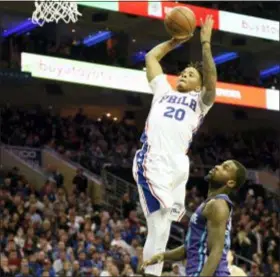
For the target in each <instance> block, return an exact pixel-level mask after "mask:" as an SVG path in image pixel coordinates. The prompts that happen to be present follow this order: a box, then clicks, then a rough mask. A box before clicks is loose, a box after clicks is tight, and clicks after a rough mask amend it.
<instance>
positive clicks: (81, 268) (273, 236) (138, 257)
mask: <svg viewBox="0 0 280 277" xmlns="http://www.w3.org/2000/svg"><path fill="white" fill-rule="evenodd" d="M0 176H1V181H0V250H1V251H0V252H1V254H0V255H1V259H0V276H1V277H35V276H36V277H57V276H59V277H99V276H100V277H102V276H114V277H117V276H123V277H125V276H137V274H140V272H139V266H140V264H141V263H142V252H143V243H144V240H145V235H146V228H145V226H144V225H143V224H142V223H141V222H142V221H141V220H139V218H138V215H137V213H136V203H135V202H132V201H131V200H130V199H129V195H128V194H125V195H124V197H123V199H122V200H120V202H122V213H121V214H118V213H117V212H116V211H112V210H110V209H108V208H106V207H103V206H97V205H94V203H92V202H91V199H89V197H88V196H87V194H86V193H85V192H84V191H83V189H82V190H80V189H79V187H78V186H76V185H74V183H75V182H76V181H75V180H73V186H72V188H73V189H72V190H71V191H70V192H69V193H68V194H66V192H65V191H66V190H65V186H64V185H65V184H61V185H60V186H59V187H58V186H57V185H56V182H53V181H46V183H45V184H43V186H42V188H41V189H40V190H39V191H35V190H34V188H33V185H34V184H30V183H29V182H28V180H27V178H26V176H22V175H21V173H20V171H19V170H18V169H17V168H14V169H12V170H10V171H8V172H4V171H2V172H1V173H0ZM62 180H63V178H62ZM41 185H42V184H41ZM246 191H247V192H246V197H245V199H244V200H242V199H239V201H240V202H239V205H236V207H235V212H234V218H233V222H234V224H233V246H232V247H233V250H234V251H235V253H236V254H237V255H242V256H243V257H245V258H247V259H249V260H252V262H249V263H248V262H244V260H239V266H242V267H243V268H244V270H245V272H247V273H248V274H249V276H264V275H267V276H268V275H269V276H274V277H276V276H279V274H280V271H279V264H280V263H279V261H280V233H279V232H280V223H279V222H280V221H279V211H280V210H279V208H280V207H279V203H278V202H277V201H275V200H273V199H269V198H267V197H263V196H260V195H259V193H258V192H257V191H256V192H255V191H254V190H253V189H249V190H248V189H247V190H246ZM201 201H203V197H201V196H200V194H199V192H198V190H197V188H196V187H193V188H192V189H191V190H190V191H189V192H188V194H187V201H186V203H187V207H188V209H189V210H190V211H193V210H194V209H195V207H197V205H199V204H200V203H201ZM119 204H120V203H119ZM183 224H184V226H185V228H186V230H187V226H188V218H186V219H185V220H184V221H183ZM169 246H170V245H169ZM164 271H165V274H164V275H167V276H182V274H184V263H182V264H181V263H179V264H173V265H172V264H169V263H167V264H166V265H165V269H164Z"/></svg>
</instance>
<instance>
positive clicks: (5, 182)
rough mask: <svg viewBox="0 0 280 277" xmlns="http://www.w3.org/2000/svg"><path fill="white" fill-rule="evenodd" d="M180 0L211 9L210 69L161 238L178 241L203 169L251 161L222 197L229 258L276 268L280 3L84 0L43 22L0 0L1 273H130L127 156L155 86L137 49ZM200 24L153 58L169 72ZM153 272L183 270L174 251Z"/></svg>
mask: <svg viewBox="0 0 280 277" xmlns="http://www.w3.org/2000/svg"><path fill="white" fill-rule="evenodd" d="M179 5H183V6H184V5H186V6H188V7H190V8H191V9H192V10H193V11H194V12H195V14H196V17H197V18H200V17H205V15H206V14H211V15H212V16H213V19H214V20H215V25H214V31H213V40H212V48H213V55H214V57H215V63H216V66H217V70H218V81H219V82H218V84H217V98H216V104H215V105H214V107H213V108H212V109H211V111H210V113H209V115H207V117H206V120H205V121H204V123H203V125H202V127H201V128H200V130H199V132H198V133H197V134H196V135H195V137H194V140H193V143H192V146H191V149H190V151H189V153H188V155H189V157H190V160H191V177H190V179H189V182H188V184H186V190H187V197H186V207H187V211H188V212H187V215H186V216H185V217H184V218H183V219H182V221H181V222H180V223H177V224H173V226H172V230H171V234H170V239H169V242H168V248H169V249H171V248H173V247H176V246H179V245H181V244H182V243H183V242H184V239H185V233H186V231H187V228H188V223H189V218H190V215H191V214H192V212H193V211H194V209H195V208H196V207H197V206H198V205H199V204H200V203H201V202H202V201H203V200H204V199H205V196H206V193H207V184H206V183H205V181H204V178H203V177H204V176H205V174H206V173H207V172H208V170H209V169H210V168H211V167H212V166H213V165H215V164H217V163H220V162H221V161H223V160H226V159H237V160H239V161H241V162H242V163H244V165H246V167H247V168H248V169H249V170H248V176H247V182H246V185H245V186H243V188H242V189H241V190H240V191H239V192H238V194H235V195H234V196H233V200H234V203H235V208H234V215H233V229H232V234H231V235H232V250H233V251H234V254H235V255H234V264H235V265H237V266H239V267H241V268H243V269H244V271H245V272H246V274H247V275H248V276H266V275H267V276H280V216H279V212H280V181H279V177H280V169H279V168H280V160H279V157H280V152H279V146H280V137H279V130H280V113H279V90H280V43H279V18H280V4H279V2H228V3H226V2H224V3H219V2H185V1H181V2H180V1H179V2H166V1H158V2H153V1H148V2H137V1H132V2H121V1H119V2H118V1H109V2H96V1H95V2H94V1H92V2H81V3H78V9H79V11H80V12H81V14H82V16H80V17H79V19H78V22H77V23H75V24H74V23H69V24H65V23H63V22H61V21H60V22H59V23H58V24H56V23H48V24H45V25H44V26H43V27H40V26H38V25H34V24H33V23H32V21H31V20H30V18H31V16H32V12H33V10H34V8H35V7H34V3H33V2H32V1H30V2H26V1H20V2H15V1H1V2H0V18H1V21H0V23H1V25H0V28H1V43H0V54H1V55H0V85H1V87H0V89H1V92H0V116H1V117H0V119H1V122H0V136H1V153H0V164H1V168H0V216H1V217H0V250H1V256H0V257H1V263H0V276H1V277H10V276H13V277H14V276H16V277H27V276H28V277H30V276H32V277H35V276H36V277H48V276H49V277H55V276H59V277H62V276H67V277H70V276H73V277H98V276H137V275H141V272H140V271H139V266H140V265H141V263H142V252H143V243H144V241H145V236H146V232H147V229H146V227H145V219H144V217H143V214H142V211H141V208H140V205H139V202H138V193H137V187H136V185H135V183H134V181H133V177H132V170H131V168H132V161H133V157H134V154H135V152H136V150H137V149H138V148H139V147H141V145H140V142H139V138H140V135H141V132H142V130H143V128H144V123H145V120H146V117H147V115H148V112H149V108H150V103H151V99H152V95H151V92H150V89H149V86H148V83H147V81H146V77H145V54H146V53H147V52H148V51H149V50H150V49H151V48H153V47H154V46H155V45H157V44H159V43H160V42H162V41H164V40H167V39H169V36H168V34H167V32H166V31H165V28H164V24H163V19H164V16H165V13H166V12H168V10H170V9H171V8H172V7H175V6H179ZM198 22H199V20H198ZM199 31H200V28H199V26H197V30H196V32H195V34H194V37H193V38H192V39H191V40H190V41H189V42H187V43H185V44H184V45H183V46H181V47H178V48H177V49H176V50H174V51H173V52H171V53H170V54H168V55H167V56H166V57H165V58H164V59H163V61H162V65H163V67H164V71H165V73H166V74H168V79H169V80H171V82H172V81H174V78H175V75H176V74H178V73H179V72H180V70H182V69H183V68H184V67H185V66H186V65H187V64H188V63H189V62H190V61H200V60H201V44H200V38H199ZM163 275H167V276H182V275H184V262H182V263H176V264H170V263H165V265H164V273H163Z"/></svg>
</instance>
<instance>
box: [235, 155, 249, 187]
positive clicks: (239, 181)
mask: <svg viewBox="0 0 280 277" xmlns="http://www.w3.org/2000/svg"><path fill="white" fill-rule="evenodd" d="M233 163H234V164H235V166H236V167H237V170H236V175H235V181H236V187H241V186H243V185H244V184H245V182H246V177H247V170H246V167H245V166H244V165H243V164H242V163H240V162H238V161H236V160H233Z"/></svg>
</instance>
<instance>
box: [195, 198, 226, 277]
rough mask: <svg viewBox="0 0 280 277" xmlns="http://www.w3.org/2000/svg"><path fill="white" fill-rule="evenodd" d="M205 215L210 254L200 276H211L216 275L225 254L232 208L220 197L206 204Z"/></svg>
mask: <svg viewBox="0 0 280 277" xmlns="http://www.w3.org/2000/svg"><path fill="white" fill-rule="evenodd" d="M203 215H204V216H205V217H206V218H207V231H208V249H209V255H208V259H207V261H206V263H205V264H204V266H203V268H202V271H201V274H200V276H208V277H209V276H213V275H214V273H215V271H216V269H217V267H218V265H219V263H220V260H221V257H222V254H223V249H224V243H225V232H226V225H227V221H228V218H229V215H230V210H229V207H228V205H227V203H226V202H225V201H224V200H222V199H218V200H214V201H210V202H209V203H208V204H207V205H206V207H205V208H204V211H203Z"/></svg>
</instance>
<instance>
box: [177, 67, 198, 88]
mask: <svg viewBox="0 0 280 277" xmlns="http://www.w3.org/2000/svg"><path fill="white" fill-rule="evenodd" d="M201 83H202V80H201V77H200V75H199V72H198V71H197V69H195V68H194V67H187V68H185V69H184V70H183V71H182V72H181V74H180V76H179V78H178V80H177V86H176V89H177V91H179V92H189V91H195V90H196V91H199V90H201Z"/></svg>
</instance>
